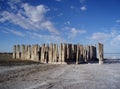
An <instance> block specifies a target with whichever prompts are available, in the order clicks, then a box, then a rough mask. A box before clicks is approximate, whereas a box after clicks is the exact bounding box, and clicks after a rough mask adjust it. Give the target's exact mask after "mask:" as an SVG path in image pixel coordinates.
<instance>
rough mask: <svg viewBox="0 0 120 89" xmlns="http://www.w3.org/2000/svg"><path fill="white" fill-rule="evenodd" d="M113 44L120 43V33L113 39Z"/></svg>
mask: <svg viewBox="0 0 120 89" xmlns="http://www.w3.org/2000/svg"><path fill="white" fill-rule="evenodd" d="M111 45H112V46H118V45H120V35H117V36H115V37H114V38H113V39H112V41H111Z"/></svg>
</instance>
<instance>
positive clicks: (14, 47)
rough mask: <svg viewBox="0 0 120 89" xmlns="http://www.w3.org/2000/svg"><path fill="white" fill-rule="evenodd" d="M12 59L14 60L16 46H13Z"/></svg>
mask: <svg viewBox="0 0 120 89" xmlns="http://www.w3.org/2000/svg"><path fill="white" fill-rule="evenodd" d="M13 59H16V45H14V46H13Z"/></svg>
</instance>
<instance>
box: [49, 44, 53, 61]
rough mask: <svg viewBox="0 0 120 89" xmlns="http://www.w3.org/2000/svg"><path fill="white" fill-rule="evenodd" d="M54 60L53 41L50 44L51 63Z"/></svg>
mask: <svg viewBox="0 0 120 89" xmlns="http://www.w3.org/2000/svg"><path fill="white" fill-rule="evenodd" d="M52 60H53V44H52V43H51V44H50V46H49V63H52Z"/></svg>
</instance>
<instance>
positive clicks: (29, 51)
mask: <svg viewBox="0 0 120 89" xmlns="http://www.w3.org/2000/svg"><path fill="white" fill-rule="evenodd" d="M26 51H27V53H26V56H27V57H26V59H27V60H30V58H31V45H27V50H26Z"/></svg>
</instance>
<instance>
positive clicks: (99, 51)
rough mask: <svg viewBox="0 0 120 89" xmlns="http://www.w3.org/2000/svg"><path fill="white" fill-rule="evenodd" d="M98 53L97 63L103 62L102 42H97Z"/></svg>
mask: <svg viewBox="0 0 120 89" xmlns="http://www.w3.org/2000/svg"><path fill="white" fill-rule="evenodd" d="M98 55H99V64H103V61H104V58H103V44H101V43H98Z"/></svg>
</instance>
